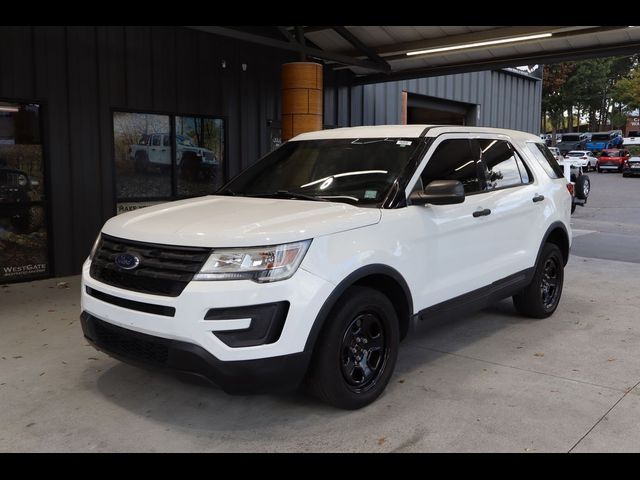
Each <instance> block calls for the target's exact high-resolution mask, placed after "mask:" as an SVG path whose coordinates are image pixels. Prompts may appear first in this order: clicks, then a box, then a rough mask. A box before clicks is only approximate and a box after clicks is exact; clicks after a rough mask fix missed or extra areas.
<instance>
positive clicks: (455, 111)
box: [402, 92, 478, 125]
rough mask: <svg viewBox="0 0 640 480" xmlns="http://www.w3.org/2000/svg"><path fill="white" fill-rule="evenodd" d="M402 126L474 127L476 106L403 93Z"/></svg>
mask: <svg viewBox="0 0 640 480" xmlns="http://www.w3.org/2000/svg"><path fill="white" fill-rule="evenodd" d="M402 103H403V105H402V111H403V114H404V124H405V125H406V124H409V125H410V124H435V125H476V118H477V112H478V106H477V105H475V104H472V103H464V102H454V101H452V100H443V99H441V98H436V97H429V96H427V95H418V94H415V93H409V92H403V94H402Z"/></svg>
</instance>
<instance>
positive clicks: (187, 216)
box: [102, 196, 381, 247]
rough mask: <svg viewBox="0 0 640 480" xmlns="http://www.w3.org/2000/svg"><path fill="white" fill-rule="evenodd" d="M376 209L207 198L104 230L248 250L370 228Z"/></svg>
mask: <svg viewBox="0 0 640 480" xmlns="http://www.w3.org/2000/svg"><path fill="white" fill-rule="evenodd" d="M380 217H381V213H380V210H379V209H377V208H359V207H354V206H352V205H347V204H344V203H334V202H315V201H307V200H288V199H272V198H248V197H228V196H207V197H200V198H191V199H188V200H179V201H176V202H171V203H164V204H161V205H154V206H152V207H145V208H141V209H139V210H136V211H133V212H128V213H124V214H122V215H118V216H117V217H113V218H111V219H110V220H109V221H108V222H107V223H106V224H105V226H104V227H103V229H102V232H103V233H106V234H107V235H112V236H114V237H120V238H126V239H130V240H138V241H141V242H151V243H159V244H165V245H182V246H193V247H250V246H260V245H275V244H279V243H287V242H295V241H298V240H305V239H308V238H314V237H318V236H322V235H329V234H332V233H337V232H342V231H345V230H351V229H354V228H360V227H365V226H367V225H373V224H375V223H378V222H379V221H380Z"/></svg>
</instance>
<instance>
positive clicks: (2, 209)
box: [0, 161, 42, 233]
mask: <svg viewBox="0 0 640 480" xmlns="http://www.w3.org/2000/svg"><path fill="white" fill-rule="evenodd" d="M37 186H38V181H37V180H34V179H32V178H30V177H29V175H27V174H26V173H25V172H23V171H22V170H18V169H15V168H11V167H8V166H7V165H6V163H3V162H1V161H0V218H9V219H10V221H11V226H12V227H13V228H14V229H15V230H16V231H17V232H19V233H28V232H33V231H35V230H37V229H38V228H40V226H41V223H42V222H41V220H42V219H41V218H40V217H41V215H39V214H38V212H39V210H40V209H36V208H33V207H32V206H31V197H30V196H29V192H31V191H33V190H34V188H35V187H37Z"/></svg>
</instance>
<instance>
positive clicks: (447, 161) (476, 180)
mask: <svg viewBox="0 0 640 480" xmlns="http://www.w3.org/2000/svg"><path fill="white" fill-rule="evenodd" d="M420 178H421V180H422V184H423V185H424V187H426V186H427V185H429V183H431V182H432V181H433V180H458V181H460V182H461V183H462V185H463V186H464V193H465V195H470V194H474V193H479V192H482V191H483V189H484V176H483V172H482V167H481V163H480V148H479V146H478V143H477V142H476V141H473V140H470V139H467V138H455V139H450V140H444V141H443V142H442V143H440V145H438V147H437V148H436V150H435V151H434V152H433V154H432V155H431V157H430V158H429V162H428V163H427V166H426V167H425V169H424V171H423V172H422V175H421V176H420ZM418 183H419V182H418Z"/></svg>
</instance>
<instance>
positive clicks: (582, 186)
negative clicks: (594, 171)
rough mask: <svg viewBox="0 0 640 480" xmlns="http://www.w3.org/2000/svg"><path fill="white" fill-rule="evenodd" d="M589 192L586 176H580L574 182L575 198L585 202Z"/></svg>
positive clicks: (588, 182)
mask: <svg viewBox="0 0 640 480" xmlns="http://www.w3.org/2000/svg"><path fill="white" fill-rule="evenodd" d="M590 192H591V180H590V179H589V176H588V175H580V176H579V177H578V179H577V180H576V197H578V198H579V199H580V200H586V199H587V197H588V196H589V193H590Z"/></svg>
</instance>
